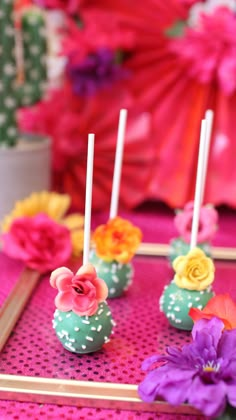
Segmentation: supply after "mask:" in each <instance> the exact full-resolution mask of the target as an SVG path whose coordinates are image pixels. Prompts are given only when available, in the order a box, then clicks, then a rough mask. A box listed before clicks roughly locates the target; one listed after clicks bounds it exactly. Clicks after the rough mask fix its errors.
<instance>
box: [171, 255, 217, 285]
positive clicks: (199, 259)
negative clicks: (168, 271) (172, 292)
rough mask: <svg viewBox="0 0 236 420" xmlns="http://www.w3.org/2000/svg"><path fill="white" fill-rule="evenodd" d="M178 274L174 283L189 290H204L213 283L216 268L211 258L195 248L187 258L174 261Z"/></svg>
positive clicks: (183, 257) (182, 257) (178, 258)
mask: <svg viewBox="0 0 236 420" xmlns="http://www.w3.org/2000/svg"><path fill="white" fill-rule="evenodd" d="M173 268H174V270H175V272H176V274H175V276H174V282H175V283H176V284H177V286H179V287H181V288H183V289H188V290H204V289H206V288H207V287H208V286H210V285H211V284H212V283H213V280H214V274H215V267H214V264H213V261H212V260H211V258H208V257H206V255H205V254H204V252H203V251H202V250H201V249H199V248H194V249H192V250H191V251H189V253H188V254H187V255H185V256H180V257H177V258H176V259H175V260H174V261H173Z"/></svg>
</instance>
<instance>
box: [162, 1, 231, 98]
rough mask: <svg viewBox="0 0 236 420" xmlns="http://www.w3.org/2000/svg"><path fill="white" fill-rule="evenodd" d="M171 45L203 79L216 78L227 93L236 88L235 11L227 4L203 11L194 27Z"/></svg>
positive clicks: (187, 69) (199, 77)
mask: <svg viewBox="0 0 236 420" xmlns="http://www.w3.org/2000/svg"><path fill="white" fill-rule="evenodd" d="M170 49H171V51H172V52H175V53H176V54H177V55H178V56H179V57H180V58H181V59H182V61H183V62H185V64H186V65H187V68H186V71H187V72H188V74H189V76H191V77H194V78H196V79H198V80H199V82H201V83H210V82H214V81H217V82H218V84H219V86H220V87H221V89H222V90H223V91H224V92H225V93H226V94H231V93H232V92H233V91H235V89H236V15H235V14H234V13H232V10H229V9H227V8H226V7H218V8H216V9H215V11H214V12H213V13H212V14H210V15H207V14H204V13H202V14H201V15H200V17H199V23H198V25H197V26H196V27H195V28H188V29H187V30H186V32H185V34H184V36H183V37H182V38H178V39H177V38H176V39H173V40H172V41H171V42H170Z"/></svg>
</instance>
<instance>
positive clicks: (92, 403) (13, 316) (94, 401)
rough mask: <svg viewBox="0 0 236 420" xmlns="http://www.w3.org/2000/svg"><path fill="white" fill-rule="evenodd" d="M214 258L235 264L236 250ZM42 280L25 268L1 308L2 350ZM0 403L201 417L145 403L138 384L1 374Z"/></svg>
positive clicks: (154, 248) (148, 251)
mask: <svg viewBox="0 0 236 420" xmlns="http://www.w3.org/2000/svg"><path fill="white" fill-rule="evenodd" d="M168 250H169V246H168V245H166V244H153V243H142V244H141V246H140V248H139V250H138V252H137V254H138V255H142V256H148V257H163V256H167V255H168ZM212 256H213V258H215V259H219V260H223V261H234V260H235V261H236V249H235V248H219V247H213V248H212ZM39 278H40V275H39V273H37V272H35V271H33V270H29V269H25V270H24V271H23V272H22V273H21V275H20V277H19V279H18V281H17V282H16V284H15V286H14V287H13V289H12V291H11V292H10V294H9V295H8V297H7V299H6V300H5V302H4V304H3V306H2V307H1V309H0V331H1V336H0V351H1V350H2V348H3V347H4V346H5V345H6V343H7V340H8V337H9V335H10V334H11V332H12V330H13V328H14V326H15V324H16V322H17V320H18V319H19V317H20V315H21V313H22V312H23V310H24V307H25V305H26V304H27V302H28V300H29V298H30V296H31V294H32V292H33V290H34V289H35V288H36V287H37V284H38V280H39ZM26 284H27V287H26ZM29 285H30V287H29ZM22 291H24V293H22ZM0 400H15V401H25V402H37V403H50V404H60V405H71V406H79V407H82V406H85V407H96V408H104V409H105V408H110V409H126V410H139V411H150V412H159V413H178V414H186V415H194V414H195V415H196V414H199V412H198V411H197V410H196V409H194V408H193V407H191V406H189V405H187V404H182V405H181V406H179V407H173V406H171V405H169V404H168V403H166V402H163V401H158V402H155V403H151V404H149V403H145V402H143V401H142V400H140V398H139V397H138V392H137V385H135V384H134V385H130V384H117V383H110V382H109V383H107V382H88V381H78V380H67V379H66V380H65V379H51V378H42V377H40V378H39V377H29V376H19V375H9V374H0Z"/></svg>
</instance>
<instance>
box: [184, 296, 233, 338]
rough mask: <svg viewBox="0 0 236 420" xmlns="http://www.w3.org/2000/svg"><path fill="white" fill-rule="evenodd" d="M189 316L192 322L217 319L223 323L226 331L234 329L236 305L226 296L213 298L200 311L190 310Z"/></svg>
mask: <svg viewBox="0 0 236 420" xmlns="http://www.w3.org/2000/svg"><path fill="white" fill-rule="evenodd" d="M189 316H190V317H191V318H192V319H193V321H194V322H195V321H198V320H199V319H211V318H214V317H217V318H219V319H221V321H223V323H224V325H225V329H226V330H231V329H233V328H236V304H235V302H234V301H233V300H232V299H231V297H230V296H229V295H228V294H225V295H217V296H214V297H213V298H211V299H210V300H209V302H208V303H207V305H206V306H205V307H204V309H203V310H201V311H200V310H199V309H197V308H191V309H190V311H189Z"/></svg>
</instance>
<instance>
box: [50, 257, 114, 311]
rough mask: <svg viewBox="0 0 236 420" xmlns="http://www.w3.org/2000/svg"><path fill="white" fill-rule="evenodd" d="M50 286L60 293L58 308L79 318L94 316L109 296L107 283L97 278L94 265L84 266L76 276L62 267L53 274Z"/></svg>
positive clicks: (56, 302) (57, 299)
mask: <svg viewBox="0 0 236 420" xmlns="http://www.w3.org/2000/svg"><path fill="white" fill-rule="evenodd" d="M50 284H51V286H52V287H54V288H56V289H58V291H59V293H58V295H57V296H56V299H55V305H56V307H57V308H58V309H60V311H62V312H67V311H73V312H74V313H75V314H77V315H79V316H85V315H88V316H91V315H94V314H95V312H96V311H97V309H98V304H99V303H100V302H103V301H104V300H105V299H106V298H107V295H108V289H107V285H106V283H105V282H104V281H103V280H102V279H99V278H98V277H97V273H96V271H95V269H94V267H93V266H92V264H86V265H83V266H82V267H80V269H79V270H78V271H77V273H76V274H75V275H74V273H73V272H72V271H71V270H69V269H68V268H66V267H60V268H58V269H57V270H55V271H53V272H52V274H51V277H50Z"/></svg>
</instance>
